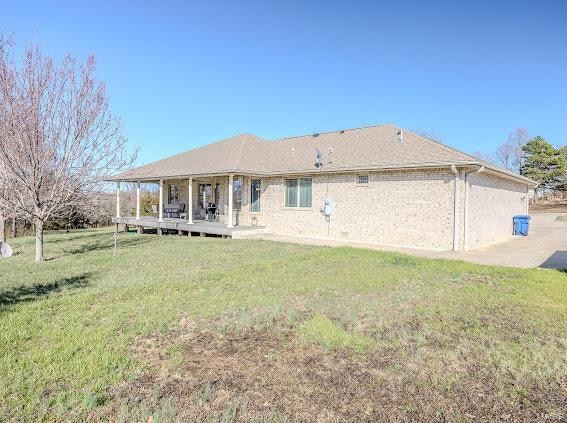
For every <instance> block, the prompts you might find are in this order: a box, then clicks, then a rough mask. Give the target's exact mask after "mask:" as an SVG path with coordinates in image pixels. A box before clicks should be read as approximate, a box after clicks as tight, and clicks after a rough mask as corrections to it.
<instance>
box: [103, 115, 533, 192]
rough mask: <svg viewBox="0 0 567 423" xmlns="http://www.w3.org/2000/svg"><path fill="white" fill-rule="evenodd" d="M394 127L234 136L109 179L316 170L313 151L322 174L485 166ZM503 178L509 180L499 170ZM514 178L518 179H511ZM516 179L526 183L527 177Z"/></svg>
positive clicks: (442, 145)
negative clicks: (318, 154)
mask: <svg viewBox="0 0 567 423" xmlns="http://www.w3.org/2000/svg"><path fill="white" fill-rule="evenodd" d="M400 131H401V129H400V128H398V127H396V126H393V125H378V126H371V127H366V128H356V129H347V130H344V131H334V132H326V133H321V134H317V135H303V136H298V137H291V138H282V139H279V140H274V141H266V140H264V139H262V138H259V137H257V136H255V135H251V134H243V135H236V136H234V137H231V138H227V139H225V140H222V141H218V142H215V143H212V144H208V145H205V146H203V147H200V148H196V149H193V150H190V151H187V152H185V153H181V154H177V155H175V156H171V157H168V158H165V159H163V160H158V161H156V162H153V163H149V164H147V165H144V166H140V167H138V168H136V169H133V170H130V171H128V172H124V173H122V174H119V175H117V176H115V177H114V178H113V179H114V180H130V181H133V180H149V179H157V178H164V179H166V178H176V177H187V176H192V175H194V176H196V175H215V174H226V173H234V174H254V175H278V174H294V173H312V172H314V171H316V169H315V166H314V163H315V151H316V149H318V150H319V151H321V152H322V153H323V154H324V153H326V152H328V151H329V149H332V151H333V153H332V154H331V155H330V156H329V157H328V159H327V160H325V162H324V163H325V164H324V169H323V170H324V171H327V172H329V171H335V172H336V171H348V170H362V169H364V170H371V169H396V168H411V167H435V166H449V165H452V164H455V165H461V166H462V165H474V164H485V165H487V166H490V167H491V168H495V169H496V167H494V166H492V165H489V164H487V163H484V162H482V161H480V160H479V159H477V158H476V157H474V156H471V155H469V154H466V153H463V152H461V151H458V150H456V149H453V148H451V147H448V146H446V145H444V144H441V143H438V142H435V141H432V140H429V139H427V138H424V137H422V136H419V135H417V134H414V133H412V132H410V131H406V130H403V141H400ZM499 171H502V173H506V174H508V175H512V174H510V172H507V171H505V170H503V169H499ZM513 176H517V175H513ZM518 178H520V179H522V180H525V181H529V180H527V178H523V177H519V176H518Z"/></svg>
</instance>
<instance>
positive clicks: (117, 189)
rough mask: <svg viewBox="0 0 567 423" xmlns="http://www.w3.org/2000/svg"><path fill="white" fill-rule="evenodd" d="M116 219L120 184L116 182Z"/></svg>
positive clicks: (118, 211)
mask: <svg viewBox="0 0 567 423" xmlns="http://www.w3.org/2000/svg"><path fill="white" fill-rule="evenodd" d="M116 217H120V182H116Z"/></svg>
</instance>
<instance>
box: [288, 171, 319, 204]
mask: <svg viewBox="0 0 567 423" xmlns="http://www.w3.org/2000/svg"><path fill="white" fill-rule="evenodd" d="M312 201H313V181H312V179H311V178H296V179H286V180H285V206H286V207H311V203H312Z"/></svg>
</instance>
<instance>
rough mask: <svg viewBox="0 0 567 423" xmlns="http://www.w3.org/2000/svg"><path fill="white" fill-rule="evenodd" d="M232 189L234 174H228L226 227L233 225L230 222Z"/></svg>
mask: <svg viewBox="0 0 567 423" xmlns="http://www.w3.org/2000/svg"><path fill="white" fill-rule="evenodd" d="M233 190H234V175H230V176H229V177H228V224H227V225H226V227H227V228H232V227H234V225H233V224H232V209H233V206H232V191H233Z"/></svg>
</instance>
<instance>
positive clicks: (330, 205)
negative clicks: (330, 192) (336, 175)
mask: <svg viewBox="0 0 567 423" xmlns="http://www.w3.org/2000/svg"><path fill="white" fill-rule="evenodd" d="M334 209H335V203H334V202H333V200H331V199H330V198H325V207H324V208H323V213H325V216H330V215H332V214H333V210H334Z"/></svg>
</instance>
